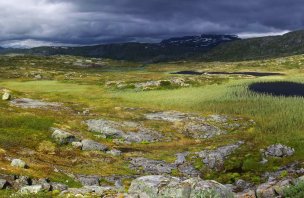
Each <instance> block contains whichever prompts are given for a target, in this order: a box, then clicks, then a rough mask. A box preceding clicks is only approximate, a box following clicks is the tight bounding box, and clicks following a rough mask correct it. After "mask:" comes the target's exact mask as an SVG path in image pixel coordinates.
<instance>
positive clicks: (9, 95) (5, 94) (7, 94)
mask: <svg viewBox="0 0 304 198" xmlns="http://www.w3.org/2000/svg"><path fill="white" fill-rule="evenodd" d="M11 97H12V96H11V94H10V92H4V94H3V95H2V100H10V99H11Z"/></svg>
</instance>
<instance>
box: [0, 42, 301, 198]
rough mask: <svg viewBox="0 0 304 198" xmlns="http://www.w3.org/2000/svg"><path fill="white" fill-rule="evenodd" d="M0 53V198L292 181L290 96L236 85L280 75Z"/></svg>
mask: <svg viewBox="0 0 304 198" xmlns="http://www.w3.org/2000/svg"><path fill="white" fill-rule="evenodd" d="M170 42H174V41H170ZM1 58H2V59H1ZM1 58H0V60H1V61H0V64H3V66H2V67H3V68H2V67H1V68H0V69H1V71H2V70H3V72H2V73H1V74H0V77H1V78H0V90H1V99H2V100H1V101H0V158H1V160H0V167H1V169H0V188H1V189H2V190H1V191H0V197H1V196H2V197H126V198H128V197H130V198H141V197H142V198H145V197H181V198H182V197H189V198H192V197H193V198H196V197H238V198H247V197H252V198H269V197H288V196H287V195H288V190H289V189H290V191H292V192H293V191H294V190H293V189H298V188H300V187H301V185H302V184H303V182H304V179H303V175H304V169H303V168H304V167H303V161H302V152H303V150H302V147H301V143H302V142H301V141H302V138H301V134H302V133H301V129H302V128H301V126H302V118H303V117H302V115H303V114H302V113H303V112H302V111H301V107H302V106H301V105H302V102H303V101H302V98H283V97H278V98H276V97H275V96H269V95H258V94H256V93H252V92H250V91H249V90H248V85H250V83H252V82H256V81H258V82H259V81H264V80H268V79H270V80H273V79H281V78H286V79H288V78H290V74H289V73H288V72H291V71H278V72H277V73H282V74H284V75H278V76H277V75H271V76H259V75H256V76H255V75H252V76H248V75H245V74H244V75H243V74H242V73H240V72H238V74H237V75H231V73H230V72H226V73H222V74H212V75H209V74H202V75H195V76H193V75H188V74H174V71H183V69H182V68H181V69H179V67H181V66H180V65H179V66H178V69H177V68H176V67H174V68H172V65H167V66H164V67H161V66H158V65H157V67H156V66H155V65H151V66H149V67H148V68H145V69H143V68H141V67H139V66H133V65H132V64H131V63H125V62H122V63H120V64H121V66H120V67H119V69H117V68H116V66H115V67H114V66H113V67H110V66H109V65H111V64H118V63H119V62H112V61H110V60H99V59H98V60H97V59H92V60H91V59H90V60H87V59H81V58H79V57H52V58H50V57H48V58H45V60H44V59H42V58H40V57H36V58H35V57H34V58H33V57H30V58H29V57H26V56H25V57H19V56H17V57H1ZM80 59H81V60H80ZM79 60H80V61H79ZM290 60H291V58H290ZM290 60H289V59H288V61H290ZM297 60H298V59H297ZM277 61H278V60H274V61H273V62H275V64H277ZM286 61H287V60H286ZM299 61H300V62H301V61H302V59H300V58H299ZM65 62H66V63H65ZM75 62H77V63H83V64H88V65H97V64H98V65H99V66H98V67H95V66H94V67H93V66H92V67H91V66H90V67H84V66H79V65H75V64H74V63H75ZM13 64H16V65H22V66H18V67H20V70H16V69H15V66H11V65H13ZM102 64H103V66H102ZM183 64H188V63H183ZM230 64H231V65H230ZM241 64H247V63H235V64H234V63H227V65H228V66H227V67H232V68H236V67H240V65H241ZM248 64H252V63H248ZM255 64H261V65H260V67H261V68H262V67H264V63H255ZM5 65H9V66H6V67H5ZM28 65H30V66H28ZM50 65H52V66H50ZM130 65H131V66H130ZM214 65H215V63H212V64H210V65H208V67H209V66H210V68H213V67H215V66H214ZM283 65H285V62H284V64H283ZM241 66H244V65H241ZM298 66H299V67H300V65H298ZM16 67H17V66H16ZM132 67H134V68H132ZM187 67H188V65H187ZM206 67H207V66H206ZM244 67H245V66H244ZM122 68H124V69H122ZM160 68H161V69H160ZM210 68H208V69H207V70H211V69H210ZM120 70H123V71H124V73H123V74H122V72H121V71H120ZM191 70H192V69H191ZM193 70H194V71H203V70H205V69H200V68H199V67H197V68H194V69H193ZM185 71H186V70H185ZM292 72H294V71H293V70H292ZM244 73H246V72H244ZM293 104H296V105H293ZM274 112H275V113H274ZM287 115H288V116H287ZM286 131H288V133H287V132H286ZM286 134H288V135H286ZM299 186H300V187H299ZM289 197H290V196H289Z"/></svg>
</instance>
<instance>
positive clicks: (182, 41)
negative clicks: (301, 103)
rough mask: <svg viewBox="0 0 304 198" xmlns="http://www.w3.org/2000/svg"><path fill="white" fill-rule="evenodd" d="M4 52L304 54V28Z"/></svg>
mask: <svg viewBox="0 0 304 198" xmlns="http://www.w3.org/2000/svg"><path fill="white" fill-rule="evenodd" d="M0 53H2V54H3V53H24V54H32V55H46V56H49V55H74V56H85V57H97V58H110V59H118V60H130V61H141V62H160V61H171V60H183V59H184V60H185V59H186V60H187V59H190V60H199V61H242V60H255V59H265V58H276V57H282V56H289V55H295V54H304V30H299V31H294V32H290V33H287V34H284V35H282V36H267V37H259V38H250V39H240V38H238V37H237V36H234V35H208V34H203V35H200V36H185V37H177V38H170V39H166V40H163V41H161V42H160V43H137V42H133V43H120V44H104V45H95V46H83V47H37V48H32V49H2V50H1V49H0Z"/></svg>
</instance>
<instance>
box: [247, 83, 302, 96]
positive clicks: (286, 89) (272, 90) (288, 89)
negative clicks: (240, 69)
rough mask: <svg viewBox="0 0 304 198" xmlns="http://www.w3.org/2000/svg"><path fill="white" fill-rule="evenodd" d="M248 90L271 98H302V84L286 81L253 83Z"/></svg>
mask: <svg viewBox="0 0 304 198" xmlns="http://www.w3.org/2000/svg"><path fill="white" fill-rule="evenodd" d="M249 90H251V91H253V92H256V93H262V94H269V95H273V96H285V97H296V96H298V97H304V84H302V83H295V82H288V81H280V82H260V83H253V84H251V85H249Z"/></svg>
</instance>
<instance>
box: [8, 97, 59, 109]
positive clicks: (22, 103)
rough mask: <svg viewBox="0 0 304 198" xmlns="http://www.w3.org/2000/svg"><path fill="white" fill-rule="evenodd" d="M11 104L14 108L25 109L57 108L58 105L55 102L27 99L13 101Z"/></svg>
mask: <svg viewBox="0 0 304 198" xmlns="http://www.w3.org/2000/svg"><path fill="white" fill-rule="evenodd" d="M11 104H12V105H13V106H16V107H20V108H25V109H36V108H59V107H60V106H61V104H60V103H56V102H43V101H40V100H33V99H29V98H20V99H14V100H12V101H11Z"/></svg>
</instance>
